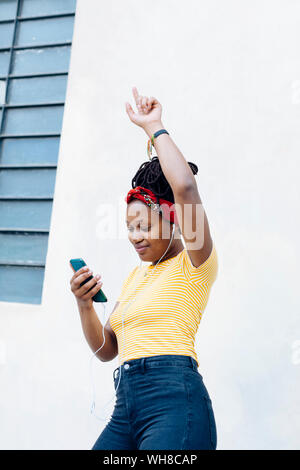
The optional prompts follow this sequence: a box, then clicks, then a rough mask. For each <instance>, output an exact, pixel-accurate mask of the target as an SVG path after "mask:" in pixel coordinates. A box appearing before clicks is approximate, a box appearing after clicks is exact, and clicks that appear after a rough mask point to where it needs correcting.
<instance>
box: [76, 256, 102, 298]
mask: <svg viewBox="0 0 300 470" xmlns="http://www.w3.org/2000/svg"><path fill="white" fill-rule="evenodd" d="M70 263H71V265H72V266H73V268H74V269H75V271H78V270H79V269H80V268H82V267H83V266H86V263H85V262H84V261H83V259H82V258H74V259H70ZM92 277H93V276H90V277H88V278H87V279H86V280H85V281H83V282H82V283H81V284H80V287H81V286H83V284H85V283H86V282H88V281H89V280H90V279H92ZM93 288H94V286H93V287H91V289H93ZM91 289H90V290H91ZM92 299H93V301H94V302H107V297H106V295H105V294H104V292H103V291H102V289H100V290H99V291H98V292H97V294H95V295H94V297H92Z"/></svg>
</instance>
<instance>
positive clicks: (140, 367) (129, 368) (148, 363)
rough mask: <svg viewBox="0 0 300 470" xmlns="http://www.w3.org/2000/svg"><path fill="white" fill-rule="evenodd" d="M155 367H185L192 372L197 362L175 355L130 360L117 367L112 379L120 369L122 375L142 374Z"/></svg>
mask: <svg viewBox="0 0 300 470" xmlns="http://www.w3.org/2000/svg"><path fill="white" fill-rule="evenodd" d="M157 365H168V366H185V367H190V368H192V369H193V370H196V371H197V369H198V364H197V361H196V360H195V359H194V358H193V357H191V356H183V355H177V354H163V355H159V356H148V357H141V358H139V359H130V360H128V361H124V363H123V364H122V365H121V366H118V367H117V368H116V369H114V371H113V377H114V379H115V378H116V375H118V371H119V369H120V368H121V369H122V371H121V372H122V373H123V371H124V372H126V374H128V373H130V374H131V373H132V372H137V371H138V372H142V373H144V371H145V370H146V369H151V368H152V367H156V366H157Z"/></svg>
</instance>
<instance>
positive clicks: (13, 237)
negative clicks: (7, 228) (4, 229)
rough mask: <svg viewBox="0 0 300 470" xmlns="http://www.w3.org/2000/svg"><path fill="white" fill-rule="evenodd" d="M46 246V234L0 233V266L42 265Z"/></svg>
mask: <svg viewBox="0 0 300 470" xmlns="http://www.w3.org/2000/svg"><path fill="white" fill-rule="evenodd" d="M47 246H48V234H47V233H45V234H37V233H33V234H32V233H18V234H14V233H1V232H0V264H5V263H7V262H10V263H22V264H36V263H39V264H44V263H45V260H46V254H47Z"/></svg>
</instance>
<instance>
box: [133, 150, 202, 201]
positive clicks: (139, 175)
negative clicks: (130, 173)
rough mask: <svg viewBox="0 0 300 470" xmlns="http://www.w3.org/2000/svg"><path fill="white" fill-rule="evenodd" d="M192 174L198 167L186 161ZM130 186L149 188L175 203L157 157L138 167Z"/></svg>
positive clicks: (156, 194) (157, 195)
mask: <svg viewBox="0 0 300 470" xmlns="http://www.w3.org/2000/svg"><path fill="white" fill-rule="evenodd" d="M187 163H188V164H189V166H190V168H191V170H192V172H193V174H194V175H196V174H197V173H198V167H197V165H196V164H195V163H191V162H187ZM131 185H132V188H136V187H137V186H143V187H144V188H147V189H150V190H151V191H152V192H153V193H154V194H155V196H156V197H157V198H158V197H161V198H163V199H166V200H167V201H170V202H173V203H175V200H174V194H173V191H172V189H171V186H170V185H169V183H168V181H167V180H166V178H165V175H164V173H163V171H162V169H161V166H160V163H159V159H158V157H156V156H155V157H153V158H152V159H151V160H149V161H147V162H144V163H142V164H141V166H140V167H139V169H138V171H137V172H136V174H135V175H134V177H133V178H132V181H131Z"/></svg>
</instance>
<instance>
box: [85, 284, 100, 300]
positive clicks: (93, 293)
mask: <svg viewBox="0 0 300 470" xmlns="http://www.w3.org/2000/svg"><path fill="white" fill-rule="evenodd" d="M102 284H103V282H101V281H100V282H97V284H96V285H95V286H94V287H93V289H91V290H90V291H89V292H86V293H85V294H84V295H83V296H82V297H81V299H82V300H87V299H90V298H91V297H94V295H95V294H97V292H98V291H99V290H100V289H101V287H102Z"/></svg>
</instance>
